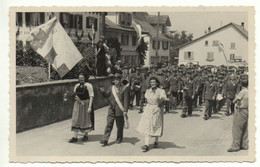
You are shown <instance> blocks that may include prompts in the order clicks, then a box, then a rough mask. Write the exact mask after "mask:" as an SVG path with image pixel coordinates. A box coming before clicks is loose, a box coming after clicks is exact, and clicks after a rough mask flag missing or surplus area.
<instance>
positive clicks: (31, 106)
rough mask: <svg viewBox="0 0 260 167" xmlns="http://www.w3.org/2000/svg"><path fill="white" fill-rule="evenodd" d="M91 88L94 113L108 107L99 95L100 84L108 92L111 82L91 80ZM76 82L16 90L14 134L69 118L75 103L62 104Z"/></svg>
mask: <svg viewBox="0 0 260 167" xmlns="http://www.w3.org/2000/svg"><path fill="white" fill-rule="evenodd" d="M89 82H90V83H91V84H92V85H93V88H94V94H95V97H94V101H93V105H94V108H95V109H98V108H101V107H104V106H107V105H108V101H107V100H106V99H105V98H104V97H103V96H102V95H101V94H100V91H99V90H98V88H99V84H100V85H102V86H104V87H105V88H108V87H109V86H110V85H111V78H109V77H99V78H97V79H90V80H89ZM75 84H77V80H62V81H53V82H46V83H39V84H30V85H19V86H16V132H21V131H24V130H28V129H32V128H36V127H40V126H44V125H48V124H51V123H54V122H57V121H62V120H65V119H69V118H71V115H72V109H73V104H74V99H72V98H71V99H70V100H68V101H64V94H65V92H66V91H73V88H74V86H75Z"/></svg>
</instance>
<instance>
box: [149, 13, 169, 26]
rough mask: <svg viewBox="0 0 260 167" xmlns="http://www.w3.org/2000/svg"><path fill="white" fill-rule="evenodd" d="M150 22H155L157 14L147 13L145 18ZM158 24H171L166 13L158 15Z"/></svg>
mask: <svg viewBox="0 0 260 167" xmlns="http://www.w3.org/2000/svg"><path fill="white" fill-rule="evenodd" d="M147 20H148V22H149V23H150V24H157V21H158V16H156V15H149V16H148V18H147ZM159 24H166V26H171V21H170V19H169V16H168V15H160V16H159Z"/></svg>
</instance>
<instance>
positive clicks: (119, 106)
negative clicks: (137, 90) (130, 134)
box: [100, 74, 130, 146]
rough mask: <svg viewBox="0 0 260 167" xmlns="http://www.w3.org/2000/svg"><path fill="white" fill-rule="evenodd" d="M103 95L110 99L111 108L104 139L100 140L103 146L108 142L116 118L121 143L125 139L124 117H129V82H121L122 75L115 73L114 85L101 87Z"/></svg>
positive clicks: (118, 139)
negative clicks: (106, 88) (124, 83)
mask: <svg viewBox="0 0 260 167" xmlns="http://www.w3.org/2000/svg"><path fill="white" fill-rule="evenodd" d="M100 91H101V93H102V95H103V96H104V97H106V98H108V100H109V103H110V104H109V109H108V115H107V125H106V127H105V132H104V135H103V139H102V140H101V141H100V143H101V144H103V146H106V145H107V144H108V139H109V137H110V135H111V131H112V129H113V125H114V120H116V126H117V143H118V144H119V143H121V142H122V140H123V130H124V123H125V121H124V117H125V118H126V117H127V111H128V107H129V93H130V92H129V84H127V85H122V84H121V75H120V74H115V75H114V85H112V86H111V87H110V88H109V89H108V90H107V91H105V89H104V88H103V87H101V88H100Z"/></svg>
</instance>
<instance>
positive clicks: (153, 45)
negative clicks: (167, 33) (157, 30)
mask: <svg viewBox="0 0 260 167" xmlns="http://www.w3.org/2000/svg"><path fill="white" fill-rule="evenodd" d="M153 49H155V40H153Z"/></svg>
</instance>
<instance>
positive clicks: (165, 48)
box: [162, 41, 168, 50]
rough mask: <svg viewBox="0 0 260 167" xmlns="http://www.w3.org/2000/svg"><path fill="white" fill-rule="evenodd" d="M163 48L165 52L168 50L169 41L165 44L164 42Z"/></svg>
mask: <svg viewBox="0 0 260 167" xmlns="http://www.w3.org/2000/svg"><path fill="white" fill-rule="evenodd" d="M162 48H163V49H164V50H168V41H163V42H162Z"/></svg>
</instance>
